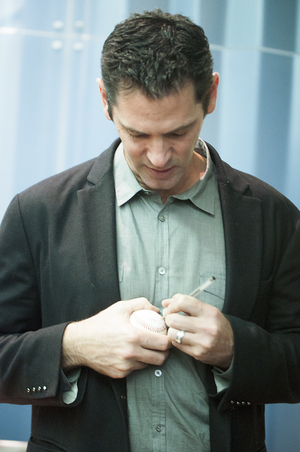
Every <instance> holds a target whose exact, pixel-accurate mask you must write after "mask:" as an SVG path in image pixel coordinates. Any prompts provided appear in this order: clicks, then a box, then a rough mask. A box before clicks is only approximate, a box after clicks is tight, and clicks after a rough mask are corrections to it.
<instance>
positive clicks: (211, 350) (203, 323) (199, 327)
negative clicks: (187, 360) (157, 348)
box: [162, 294, 234, 369]
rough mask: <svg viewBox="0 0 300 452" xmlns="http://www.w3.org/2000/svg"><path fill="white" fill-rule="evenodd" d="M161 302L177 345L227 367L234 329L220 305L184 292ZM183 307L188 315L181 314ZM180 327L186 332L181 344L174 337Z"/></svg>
mask: <svg viewBox="0 0 300 452" xmlns="http://www.w3.org/2000/svg"><path fill="white" fill-rule="evenodd" d="M162 305H163V306H164V307H165V309H164V311H163V314H164V316H165V321H166V324H167V326H168V327H169V330H168V336H169V337H170V339H171V340H172V345H173V346H174V347H177V348H178V349H179V350H182V351H183V352H184V353H187V354H188V355H190V356H192V357H193V358H195V359H197V360H199V361H202V362H203V363H205V364H211V365H213V366H217V367H219V368H221V369H228V367H229V366H230V364H231V361H232V358H233V350H234V341H233V331H232V328H231V325H230V323H229V321H228V320H227V319H226V317H225V316H224V315H223V314H222V313H221V311H219V309H217V308H215V307H214V306H211V305H209V304H206V303H203V302H202V301H199V300H197V299H196V298H193V297H190V296H188V295H181V294H176V295H174V297H173V298H171V299H167V300H164V301H163V302H162ZM180 311H183V312H184V313H185V314H186V315H182V314H179V312H180ZM180 330H183V331H184V332H185V334H184V337H183V339H182V343H181V344H178V343H177V342H175V339H176V336H177V333H178V331H180Z"/></svg>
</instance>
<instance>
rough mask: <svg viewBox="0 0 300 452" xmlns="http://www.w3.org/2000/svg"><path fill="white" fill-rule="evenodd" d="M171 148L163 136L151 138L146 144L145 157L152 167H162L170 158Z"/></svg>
mask: <svg viewBox="0 0 300 452" xmlns="http://www.w3.org/2000/svg"><path fill="white" fill-rule="evenodd" d="M171 154H172V150H171V149H170V147H169V145H168V143H167V142H166V141H165V140H164V139H163V138H158V139H153V140H151V143H150V144H149V145H148V149H147V158H148V160H149V162H150V163H151V165H152V166H153V167H154V168H164V167H166V166H167V164H168V162H169V160H170V158H171Z"/></svg>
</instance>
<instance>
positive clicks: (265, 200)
mask: <svg viewBox="0 0 300 452" xmlns="http://www.w3.org/2000/svg"><path fill="white" fill-rule="evenodd" d="M208 148H209V151H210V153H211V156H212V159H213V162H214V164H215V167H216V172H217V179H218V182H219V186H220V187H228V189H229V190H231V191H232V192H234V193H239V194H240V195H243V196H246V197H251V198H255V199H257V200H259V201H260V202H261V204H262V209H263V210H264V211H265V212H266V213H267V212H268V213H269V215H274V214H275V212H276V211H277V213H280V212H281V213H282V214H283V215H285V214H288V215H292V216H293V217H295V218H299V209H298V208H297V207H296V206H295V205H294V204H293V203H292V202H291V201H290V200H289V199H288V198H287V197H286V196H284V195H283V194H282V193H280V192H279V191H278V190H276V189H275V188H274V187H272V186H271V185H269V184H268V183H267V182H264V181H263V180H261V179H259V178H258V177H256V176H253V175H251V174H249V173H246V172H243V171H240V170H237V169H235V168H233V167H232V166H230V165H229V164H228V163H226V162H224V161H223V160H222V159H221V157H220V156H219V154H218V153H217V151H216V150H215V149H214V148H213V147H212V146H211V145H209V144H208Z"/></svg>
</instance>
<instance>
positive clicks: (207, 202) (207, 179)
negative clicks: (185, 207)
mask: <svg viewBox="0 0 300 452" xmlns="http://www.w3.org/2000/svg"><path fill="white" fill-rule="evenodd" d="M195 151H196V152H198V153H199V154H201V155H202V156H203V157H205V158H206V170H205V173H204V174H203V176H202V177H201V178H200V179H199V181H198V182H196V184H194V185H193V186H192V187H191V188H189V189H188V190H187V191H185V192H184V193H181V194H179V195H174V196H173V198H176V199H179V200H183V201H186V200H190V201H191V202H192V203H193V204H194V205H195V206H196V207H198V208H199V209H201V210H204V211H206V212H208V213H210V214H213V213H214V190H209V189H206V187H208V186H209V185H210V184H211V183H214V179H213V178H211V176H212V174H213V172H214V164H213V162H212V160H211V157H210V153H209V150H208V147H207V145H206V143H205V142H204V141H203V140H202V139H201V138H199V139H198V142H197V144H196V147H195ZM114 179H115V187H116V197H117V204H118V206H119V207H120V206H122V205H123V204H125V203H126V202H128V201H129V200H130V199H131V198H133V197H134V196H135V195H136V194H137V193H139V192H145V193H149V190H145V189H144V188H142V187H141V186H140V184H139V183H138V181H137V180H136V178H135V176H134V174H133V172H132V171H131V169H130V168H129V166H128V164H127V162H126V160H125V157H124V152H123V143H122V142H121V143H120V145H119V146H118V148H117V150H116V153H115V158H114ZM170 198H172V196H171V197H170Z"/></svg>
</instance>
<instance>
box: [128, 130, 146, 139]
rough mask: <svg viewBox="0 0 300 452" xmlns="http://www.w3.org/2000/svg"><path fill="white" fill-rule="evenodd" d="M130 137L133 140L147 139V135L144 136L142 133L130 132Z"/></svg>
mask: <svg viewBox="0 0 300 452" xmlns="http://www.w3.org/2000/svg"><path fill="white" fill-rule="evenodd" d="M128 135H129V136H130V137H131V138H134V139H139V138H145V137H146V135H144V134H142V133H133V132H128Z"/></svg>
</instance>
